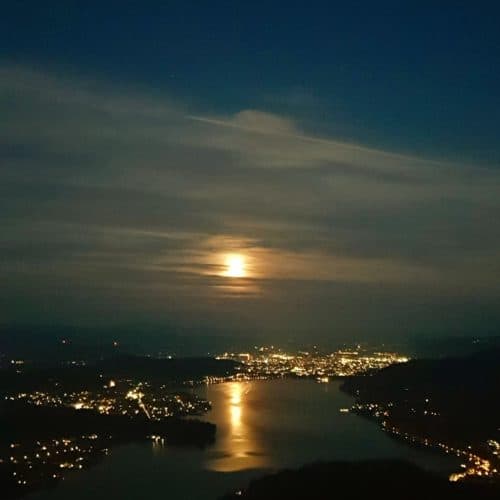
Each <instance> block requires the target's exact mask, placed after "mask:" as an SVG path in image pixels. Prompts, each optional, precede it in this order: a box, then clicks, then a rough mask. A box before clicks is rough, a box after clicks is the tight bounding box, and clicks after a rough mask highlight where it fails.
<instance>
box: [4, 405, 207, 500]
mask: <svg viewBox="0 0 500 500" xmlns="http://www.w3.org/2000/svg"><path fill="white" fill-rule="evenodd" d="M0 429H2V432H1V433H0V456H1V457H5V458H4V459H3V460H0V485H1V486H0V497H1V498H17V497H20V496H22V495H25V494H26V493H28V492H30V491H34V490H37V489H43V488H50V487H54V486H55V485H56V484H57V482H58V481H59V480H60V479H61V477H63V475H62V472H63V471H62V470H61V466H62V464H63V462H69V464H70V465H71V468H74V467H80V468H82V467H85V468H87V467H89V466H92V465H93V464H94V463H97V462H98V461H99V460H101V458H102V457H103V456H105V454H106V453H107V452H108V448H110V447H112V446H116V445H119V444H124V443H127V442H132V441H143V440H145V439H146V438H147V437H148V436H151V435H156V436H158V438H157V439H163V440H164V441H165V443H167V444H168V446H194V447H198V448H203V447H205V446H207V445H209V444H211V443H213V442H214V441H215V433H216V426H215V425H214V424H211V423H208V422H202V421H199V420H194V419H179V418H174V417H170V418H165V419H163V420H161V421H152V420H148V419H147V418H146V417H145V416H144V417H141V416H138V417H135V418H133V419H131V418H129V417H128V416H122V415H102V414H100V413H98V412H96V411H92V410H74V409H71V408H65V407H57V408H55V407H47V406H41V407H38V406H33V405H26V404H23V403H17V402H16V403H11V402H8V403H2V404H1V405H0ZM64 440H68V441H69V442H70V444H69V445H67V446H65V445H64V443H63V441H64ZM42 450H43V451H42ZM63 453H64V455H63ZM9 457H10V459H9ZM63 466H64V467H66V465H65V464H63ZM22 480H27V481H26V483H23V482H22ZM19 481H21V482H20V483H19Z"/></svg>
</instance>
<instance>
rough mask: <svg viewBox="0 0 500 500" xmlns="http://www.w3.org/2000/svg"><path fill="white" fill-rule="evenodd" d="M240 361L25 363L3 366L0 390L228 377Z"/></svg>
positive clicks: (120, 359)
mask: <svg viewBox="0 0 500 500" xmlns="http://www.w3.org/2000/svg"><path fill="white" fill-rule="evenodd" d="M238 366H239V363H237V362H236V361H231V360H218V359H215V358H173V359H157V358H150V357H140V356H128V355H123V356H117V357H112V358H108V359H104V360H99V361H96V362H94V363H90V364H86V365H84V366H74V365H63V364H57V365H53V366H51V367H44V368H38V367H35V366H33V367H30V366H29V365H28V366H24V365H22V366H21V367H18V366H14V367H8V368H7V369H3V370H0V393H6V392H9V393H11V392H16V391H33V390H46V389H49V388H53V386H54V383H57V384H58V386H59V387H60V388H63V389H65V390H68V391H71V390H79V389H81V388H85V389H87V390H92V389H95V388H97V387H102V381H103V379H104V380H106V379H112V378H127V379H133V380H139V381H141V380H142V381H148V382H160V383H169V382H170V383H180V382H184V381H200V380H202V379H203V378H204V377H207V376H210V377H225V376H228V375H232V374H234V373H235V372H236V368H237V367H238Z"/></svg>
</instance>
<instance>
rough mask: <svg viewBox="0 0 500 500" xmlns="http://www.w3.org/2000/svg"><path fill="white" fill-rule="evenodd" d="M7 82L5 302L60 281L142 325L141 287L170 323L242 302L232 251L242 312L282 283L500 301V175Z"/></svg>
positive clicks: (7, 77) (243, 121)
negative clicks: (242, 266)
mask: <svg viewBox="0 0 500 500" xmlns="http://www.w3.org/2000/svg"><path fill="white" fill-rule="evenodd" d="M0 82H1V83H0V95H1V97H0V106H1V108H2V110H3V111H2V115H3V117H4V119H3V120H2V122H1V124H0V155H1V156H0V161H1V164H2V168H1V169H0V211H1V212H0V213H1V215H0V217H1V220H2V232H1V234H0V254H1V256H2V259H1V262H0V277H1V278H2V282H3V283H4V290H3V292H2V293H3V296H4V297H7V296H9V295H10V294H11V291H12V294H14V295H15V293H18V294H21V291H20V290H24V291H23V292H22V293H26V294H28V295H31V296H33V297H37V296H38V295H37V294H38V293H40V294H42V293H44V292H43V290H48V289H52V290H58V289H60V288H58V287H61V286H62V283H64V287H66V286H67V285H68V286H69V284H73V285H74V286H75V287H76V288H78V289H82V287H83V289H86V287H91V286H92V287H94V289H95V287H97V288H98V289H99V290H100V292H99V293H100V294H101V298H102V300H103V301H104V302H105V301H106V300H107V301H109V302H110V303H114V301H116V300H118V299H117V297H116V293H115V292H116V290H117V289H120V290H122V292H120V293H123V294H124V296H125V295H126V294H127V293H130V294H132V295H133V296H134V297H135V298H136V300H137V304H136V306H135V309H141V307H143V308H144V310H146V309H147V310H149V309H150V308H151V307H153V306H152V305H151V304H152V303H153V302H154V301H153V302H151V301H150V297H151V293H148V292H144V290H148V289H149V290H153V289H154V290H156V291H158V290H160V289H161V290H162V296H163V297H164V298H165V300H166V297H169V299H168V300H170V306H169V311H170V312H172V311H175V310H176V308H177V309H185V308H187V307H188V302H189V299H192V298H193V297H197V299H196V300H197V301H198V302H197V307H203V308H204V309H205V310H209V309H210V304H212V303H213V301H214V300H218V299H217V298H219V299H220V300H223V301H228V300H230V298H231V297H232V296H234V297H236V296H238V297H239V298H242V297H243V298H244V297H245V294H241V293H235V294H234V295H231V290H229V291H228V290H227V289H226V288H227V284H226V283H225V282H224V281H222V282H220V276H219V274H220V272H219V271H220V266H221V262H220V258H221V255H222V254H224V252H229V251H241V252H245V254H246V255H247V258H248V259H249V262H250V261H251V263H252V266H253V277H252V279H253V285H252V293H251V294H250V295H249V297H247V298H248V300H249V301H255V300H257V301H258V300H259V299H258V297H259V296H262V297H266V300H271V299H272V296H273V294H275V295H274V297H276V296H277V295H276V294H277V292H276V286H278V285H277V284H279V283H287V282H288V283H290V286H293V287H294V289H295V290H296V285H295V284H294V285H292V283H297V282H302V283H305V282H307V283H317V284H318V287H320V288H321V289H322V290H324V287H325V283H331V284H335V286H337V285H339V286H340V285H341V284H344V285H345V286H351V285H353V284H355V285H357V286H360V284H366V286H374V285H378V286H381V287H384V286H387V287H393V286H398V287H401V289H411V288H412V287H413V288H422V287H428V288H429V289H432V290H433V291H434V293H436V295H440V294H445V295H447V296H450V297H452V296H455V295H456V294H457V293H460V294H463V293H469V294H478V293H479V294H482V295H486V296H488V297H496V296H497V295H498V293H499V289H498V283H497V280H496V279H495V276H496V275H498V273H499V272H500V229H499V227H500V226H499V225H498V223H497V220H498V218H499V217H500V200H499V198H498V193H499V192H500V174H499V173H498V171H495V170H486V169H481V168H475V167H474V166H471V165H456V164H452V163H443V162H437V161H434V160H432V159H421V158H417V157H414V156H405V155H402V154H399V153H394V152H391V151H382V150H375V149H372V148H366V147H364V146H362V145H357V144H349V143H345V142H342V141H337V140H335V139H330V138H323V137H314V136H311V135H310V134H308V133H306V132H305V131H303V130H301V127H300V124H299V123H296V122H295V121H294V120H292V119H291V118H290V117H282V116H276V115H274V114H271V113H267V112H265V111H260V110H242V111H241V112H239V113H237V114H235V115H234V116H219V117H213V116H205V115H204V114H203V113H202V112H196V110H192V109H188V108H187V107H186V106H184V105H183V104H182V103H181V102H176V101H175V99H173V98H171V97H170V96H165V95H160V94H157V95H154V96H151V95H148V93H147V92H146V91H145V90H142V91H137V90H136V91H131V90H127V89H123V88H121V89H119V88H116V87H115V86H113V85H109V84H102V83H99V82H92V81H89V80H84V79H73V80H68V79H62V78H58V77H57V76H54V75H48V74H43V73H40V72H33V71H29V70H26V69H23V68H9V67H5V68H3V69H1V70H0ZM381 119H383V117H381ZM35 282H36V283H37V286H38V287H40V291H39V292H38V291H36V290H34V289H33V283H35ZM9 287H12V288H11V289H9ZM308 287H309V285H308ZM308 287H305V288H304V293H309V294H310V296H313V295H314V294H313V293H312V292H311V291H310V288H308ZM306 289H307V290H309V292H306ZM16 290H17V291H16ZM123 290H128V292H123ZM134 290H135V291H134ZM137 290H141V293H140V294H139V292H137ZM240 291H241V290H240ZM70 293H71V292H70ZM282 293H285V292H283V290H282ZM289 293H290V294H292V295H293V294H295V293H296V291H293V292H292V291H289ZM174 296H177V297H184V298H182V299H180V298H179V299H176V300H177V302H176V304H177V305H176V306H174V305H172V300H174V299H173V297H174ZM282 296H286V293H285V295H282ZM141 297H142V298H141ZM148 300H149V301H150V303H149V304H146V303H147V302H148ZM174 302H175V301H174ZM154 303H156V302H154ZM155 307H156V306H155ZM155 307H153V309H155ZM158 307H160V306H158ZM228 307H229V306H228ZM263 307H264V306H263ZM16 314H17V313H16Z"/></svg>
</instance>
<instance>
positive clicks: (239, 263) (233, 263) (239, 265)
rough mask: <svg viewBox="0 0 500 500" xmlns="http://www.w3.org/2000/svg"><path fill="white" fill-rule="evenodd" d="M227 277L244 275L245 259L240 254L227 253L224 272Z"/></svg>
mask: <svg viewBox="0 0 500 500" xmlns="http://www.w3.org/2000/svg"><path fill="white" fill-rule="evenodd" d="M224 274H225V275H226V276H228V277H229V278H243V277H244V276H245V274H246V273H245V259H244V258H243V257H242V256H241V255H229V256H228V257H227V259H226V272H225V273H224Z"/></svg>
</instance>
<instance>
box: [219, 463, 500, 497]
mask: <svg viewBox="0 0 500 500" xmlns="http://www.w3.org/2000/svg"><path fill="white" fill-rule="evenodd" d="M499 493H500V491H499V490H498V489H497V488H495V487H494V486H492V485H476V484H456V483H450V482H449V481H447V480H446V479H445V478H441V477H437V476H434V475H432V474H430V473H428V472H425V471H423V470H422V469H419V468H418V467H417V466H415V465H412V464H409V463H407V462H402V461H390V460H388V461H385V460H384V461H383V460H380V461H366V462H325V463H318V464H312V465H307V466H305V467H302V468H300V469H297V470H284V471H282V472H278V473H276V474H272V475H269V476H265V477H263V478H261V479H257V480H254V481H252V482H251V483H250V484H249V486H248V487H247V488H246V489H244V490H241V491H238V492H236V493H233V494H229V495H227V496H225V497H223V498H222V499H221V500H237V499H245V500H271V499H272V500H281V499H283V500H298V499H300V500H334V499H339V498H342V499H343V500H354V499H356V500H358V499H359V500H366V499H368V498H383V499H384V500H430V499H439V500H448V499H450V500H471V499H475V500H482V499H488V500H489V499H494V498H495V499H497V498H499V496H498V495H499Z"/></svg>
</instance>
